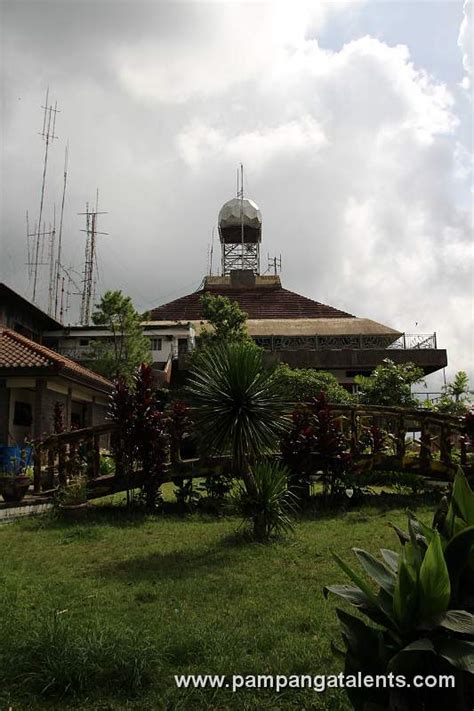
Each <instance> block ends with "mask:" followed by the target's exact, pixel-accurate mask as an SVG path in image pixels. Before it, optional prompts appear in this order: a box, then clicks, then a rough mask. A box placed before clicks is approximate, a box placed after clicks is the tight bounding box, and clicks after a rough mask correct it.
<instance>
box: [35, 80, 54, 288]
mask: <svg viewBox="0 0 474 711" xmlns="http://www.w3.org/2000/svg"><path fill="white" fill-rule="evenodd" d="M48 101H49V88H48V89H47V90H46V100H45V103H44V106H42V107H41V108H43V109H44V114H43V128H42V130H41V132H40V133H39V135H40V136H41V137H42V139H43V141H44V143H45V149H44V161H43V178H42V181H41V195H40V205H39V215H38V221H37V227H35V233H33V234H29V235H28V238H29V237H34V238H35V239H34V242H33V245H32V248H31V249H29V250H28V251H29V252H30V258H31V259H32V263H30V258H29V259H28V262H29V266H31V278H32V279H33V301H34V302H35V301H36V295H37V287H38V267H39V266H41V265H42V264H43V262H42V261H40V259H41V258H40V254H42V253H43V249H44V241H43V240H42V239H41V237H44V236H45V235H46V234H49V235H51V232H49V233H47V232H45V231H44V229H43V232H41V221H42V218H43V206H44V194H45V187H46V170H47V167H48V151H49V145H50V143H52V142H53V141H54V140H55V139H56V138H57V136H56V135H55V133H54V131H55V128H56V114H57V113H59V109H58V103H57V101H56V102H55V104H54V108H53V105H52V104H49V103H48ZM36 230H37V231H36ZM29 244H30V243H29V241H28V245H29Z"/></svg>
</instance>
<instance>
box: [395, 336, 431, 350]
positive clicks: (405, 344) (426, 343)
mask: <svg viewBox="0 0 474 711" xmlns="http://www.w3.org/2000/svg"><path fill="white" fill-rule="evenodd" d="M388 347H389V348H398V349H401V350H404V351H412V350H420V349H424V348H431V349H436V347H437V346H436V333H404V334H403V336H400V338H399V339H398V340H396V341H395V343H392V344H390V345H389V346H388Z"/></svg>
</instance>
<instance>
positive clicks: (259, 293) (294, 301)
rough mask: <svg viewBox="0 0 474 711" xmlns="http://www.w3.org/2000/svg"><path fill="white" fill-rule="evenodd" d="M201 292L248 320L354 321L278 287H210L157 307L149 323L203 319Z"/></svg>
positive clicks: (327, 307)
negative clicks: (230, 304) (228, 303)
mask: <svg viewBox="0 0 474 711" xmlns="http://www.w3.org/2000/svg"><path fill="white" fill-rule="evenodd" d="M205 292H209V293H211V294H220V295H222V296H227V297H228V298H229V299H231V300H232V301H237V303H238V304H239V306H240V308H241V309H242V310H243V311H245V312H246V314H247V316H248V318H249V319H260V318H276V319H278V318H281V319H285V318H293V319H294V318H355V317H354V316H353V315H352V314H348V313H345V311H339V310H338V309H335V308H333V307H332V306H326V305H325V304H320V303H319V302H318V301H313V300H312V299H307V298H306V297H305V296H300V295H299V294H295V292H294V291H288V289H283V288H282V287H281V286H274V287H268V286H262V287H259V286H256V287H251V288H249V289H242V288H238V289H233V288H229V287H225V286H224V287H221V288H219V287H212V288H206V289H202V290H200V291H196V292H194V293H193V294H188V295H187V296H182V297H181V298H180V299H176V300H175V301H170V302H169V303H168V304H164V305H163V306H158V308H156V309H153V310H152V311H151V313H150V316H149V318H150V321H164V320H170V321H199V320H201V319H202V318H203V316H202V309H201V302H200V299H201V296H202V294H204V293H205Z"/></svg>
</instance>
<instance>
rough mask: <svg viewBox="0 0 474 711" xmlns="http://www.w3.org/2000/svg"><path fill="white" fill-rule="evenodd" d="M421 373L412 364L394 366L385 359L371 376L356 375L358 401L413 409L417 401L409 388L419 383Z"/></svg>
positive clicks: (420, 370) (390, 361) (419, 369)
mask: <svg viewBox="0 0 474 711" xmlns="http://www.w3.org/2000/svg"><path fill="white" fill-rule="evenodd" d="M422 377H423V371H422V369H421V368H419V367H418V366H416V365H415V364H414V363H402V364H400V365H396V364H395V363H394V362H393V361H392V360H390V359H389V358H385V359H384V360H383V361H382V363H381V364H380V365H378V366H377V367H376V368H375V370H374V372H373V373H372V375H370V376H369V377H366V376H365V375H356V376H355V378H354V381H355V383H356V384H357V385H358V386H359V400H360V402H361V403H364V404H366V405H389V406H402V407H415V406H416V405H418V401H417V400H416V399H415V398H414V397H413V395H412V394H411V386H412V385H413V384H414V383H418V382H420V380H421V379H422Z"/></svg>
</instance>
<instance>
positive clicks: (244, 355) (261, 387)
mask: <svg viewBox="0 0 474 711" xmlns="http://www.w3.org/2000/svg"><path fill="white" fill-rule="evenodd" d="M186 392H187V394H188V396H189V398H190V400H191V403H192V404H193V405H194V406H195V408H196V409H195V411H194V417H195V423H196V432H197V436H198V438H199V441H200V446H201V450H202V451H203V452H206V453H207V454H227V455H230V456H231V458H232V462H233V471H234V474H236V475H241V476H245V477H246V478H247V481H249V465H250V464H251V463H254V462H256V461H257V460H258V459H259V458H261V457H262V456H265V455H266V454H268V453H271V452H275V451H276V450H277V448H278V439H279V436H280V435H281V434H282V432H283V430H284V429H285V426H286V425H287V416H286V414H285V413H286V411H287V403H285V401H284V400H283V398H282V397H281V394H280V391H279V389H278V387H277V383H276V381H275V374H274V372H273V371H272V370H270V369H267V368H265V366H264V364H263V362H262V352H261V350H260V349H258V348H255V347H254V346H252V345H249V344H248V343H245V342H244V343H229V344H219V345H217V346H215V347H214V348H212V349H209V350H207V351H206V352H205V353H203V354H201V356H200V357H198V358H197V359H196V360H195V361H194V364H193V367H192V368H191V371H190V374H189V379H188V384H187V386H186Z"/></svg>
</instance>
